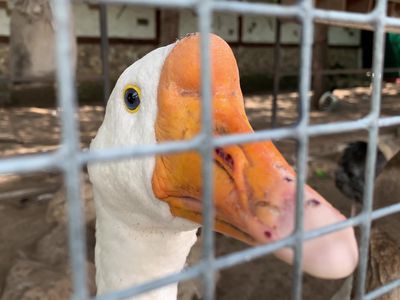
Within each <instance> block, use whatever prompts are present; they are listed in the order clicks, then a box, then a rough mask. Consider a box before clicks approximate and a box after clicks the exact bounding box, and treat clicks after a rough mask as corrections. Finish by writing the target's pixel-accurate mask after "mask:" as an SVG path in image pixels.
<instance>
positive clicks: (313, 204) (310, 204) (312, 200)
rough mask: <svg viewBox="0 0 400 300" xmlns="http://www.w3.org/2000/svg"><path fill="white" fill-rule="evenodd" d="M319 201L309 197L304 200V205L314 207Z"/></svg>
mask: <svg viewBox="0 0 400 300" xmlns="http://www.w3.org/2000/svg"><path fill="white" fill-rule="evenodd" d="M320 204H321V203H320V202H319V201H318V200H317V199H314V198H313V199H309V200H307V202H306V205H307V206H311V207H316V206H318V205H320Z"/></svg>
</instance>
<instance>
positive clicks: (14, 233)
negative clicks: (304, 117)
mask: <svg viewBox="0 0 400 300" xmlns="http://www.w3.org/2000/svg"><path fill="white" fill-rule="evenodd" d="M399 91H400V88H399V87H397V86H395V85H391V84H387V85H386V86H385V88H384V90H383V92H384V95H385V96H384V97H383V101H382V115H395V114H399V113H400V101H399V100H400V97H399V96H398V95H399ZM336 95H337V96H338V97H339V98H340V101H339V102H338V103H337V105H336V106H335V107H334V108H333V110H332V111H330V112H312V113H311V123H313V124H316V123H328V122H334V121H338V120H350V119H358V118H360V117H362V116H365V115H366V114H367V112H368V110H369V101H370V96H369V89H368V88H355V89H349V90H339V91H336ZM279 99H280V100H279V106H280V110H279V115H278V120H279V124H280V125H288V124H292V123H294V122H295V121H296V119H297V113H296V105H297V101H298V100H297V94H296V93H291V94H282V95H280V98H279ZM270 100H271V97H270V96H266V95H255V96H250V97H246V99H245V102H246V109H247V112H248V115H249V118H250V120H251V123H252V125H253V126H254V128H255V129H256V130H257V129H263V128H268V127H269V120H270V114H271V104H270V102H271V101H270ZM0 114H1V118H0V155H1V156H2V157H8V156H14V155H24V154H29V153H37V152H46V151H52V150H54V149H56V148H57V145H58V143H59V141H60V127H59V122H58V113H57V111H56V110H55V109H45V108H34V107H18V108H7V109H2V110H1V111H0ZM102 117H103V108H102V107H101V106H81V107H80V110H79V120H80V128H81V147H82V148H86V147H87V146H88V144H89V142H90V140H91V138H92V137H93V136H94V134H95V133H96V130H97V128H98V126H99V124H100V122H101V120H102ZM365 138H366V133H365V132H353V133H350V134H336V135H330V136H321V137H316V138H312V139H311V141H310V156H309V173H308V178H309V180H308V181H309V183H310V185H312V186H313V187H314V188H315V189H316V190H318V191H319V192H320V193H321V194H322V195H323V196H325V197H326V198H327V199H328V200H330V201H331V202H332V203H333V204H334V205H335V206H336V207H338V208H339V209H340V210H341V211H342V212H344V213H345V214H347V215H348V212H349V211H350V209H349V207H350V202H349V201H348V200H347V199H345V198H344V196H342V195H341V194H340V193H339V192H338V191H337V189H336V188H335V187H334V184H333V172H334V169H335V167H336V161H337V159H338V156H339V154H340V152H341V150H342V149H343V147H344V145H345V144H346V143H347V142H349V141H354V140H358V139H365ZM277 145H278V147H279V148H280V149H281V150H282V151H283V153H284V155H285V157H286V158H287V159H288V160H289V162H290V163H292V164H293V163H294V162H295V143H294V142H293V141H291V140H282V141H278V142H277ZM380 145H381V147H382V149H383V151H384V153H385V155H386V156H387V158H389V157H390V156H392V155H393V154H394V152H395V151H397V150H398V149H399V148H400V140H399V138H398V136H397V129H396V128H386V129H383V130H381V136H380ZM61 183H62V176H61V175H60V174H58V173H57V172H53V173H48V172H41V173H34V174H24V175H9V176H1V177H0V240H1V241H2V242H1V243H0V295H2V298H1V299H7V300H9V299H29V298H28V296H29V297H32V296H35V295H36V296H37V297H38V298H39V299H67V298H68V295H69V293H70V290H71V286H70V283H69V280H68V278H69V267H68V264H67V254H66V253H67V250H68V249H67V243H66V240H65V224H66V219H67V217H66V215H65V212H64V208H65V204H64V194H63V191H62V190H60V187H61V185H62V184H61ZM84 186H85V191H83V193H84V196H85V199H87V201H86V206H85V208H86V216H87V228H88V248H89V251H88V256H87V257H88V267H89V274H88V276H89V278H93V272H94V266H93V263H92V262H93V253H92V248H93V243H94V240H93V230H94V229H93V219H94V215H93V213H94V212H93V207H92V203H91V201H90V199H91V192H90V186H89V184H88V183H86V184H85V185H84ZM245 247H246V246H244V245H243V244H242V243H240V242H237V241H234V240H232V239H228V238H225V237H223V236H221V235H218V236H217V245H216V252H217V255H223V254H227V253H231V252H233V251H237V250H240V249H243V248H245ZM46 283H47V284H46ZM50 283H51V284H50ZM341 283H342V281H341V280H339V281H326V280H317V279H314V278H311V277H309V276H305V277H304V291H303V296H304V297H303V299H313V300H314V299H317V300H318V299H321V300H323V299H329V298H330V297H331V296H332V295H333V294H334V292H335V291H336V290H337V289H338V287H339V286H340V285H341ZM291 284H292V270H291V268H290V267H289V266H287V265H286V264H284V263H282V262H280V261H278V260H277V259H275V258H274V257H272V256H268V257H263V258H260V259H257V260H254V261H251V262H247V263H244V264H241V265H238V266H235V267H233V268H230V269H228V270H223V271H222V272H220V276H219V281H218V284H217V299H223V300H228V299H244V300H247V299H248V300H250V299H254V300H255V299H290V294H291ZM18 289H19V290H18ZM32 290H33V291H32ZM21 291H22V292H21ZM91 291H92V293H93V292H94V287H93V286H92V287H91ZM23 297H25V298H23Z"/></svg>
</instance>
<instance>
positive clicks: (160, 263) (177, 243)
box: [96, 205, 196, 300]
mask: <svg viewBox="0 0 400 300" xmlns="http://www.w3.org/2000/svg"><path fill="white" fill-rule="evenodd" d="M96 210H97V224H96V226H97V228H96V282H97V289H98V290H97V293H98V294H102V293H104V292H110V291H113V290H116V289H121V288H127V287H130V286H132V285H135V284H140V283H143V282H146V281H149V280H152V279H156V278H159V277H161V276H165V275H168V274H171V273H174V272H178V271H180V270H182V268H183V267H184V265H185V261H186V257H187V256H188V254H189V251H190V248H191V247H192V246H193V244H194V242H195V241H196V230H190V231H179V230H170V229H160V228H155V229H153V230H152V229H149V228H141V227H135V226H131V224H129V226H128V224H125V222H124V221H122V220H121V219H118V218H116V216H113V215H112V214H110V213H109V211H108V210H106V209H104V208H102V206H101V205H97V207H96ZM176 297H177V284H175V285H170V286H167V287H165V288H162V289H158V290H155V291H152V292H151V293H147V294H144V295H143V296H141V297H135V299H142V300H144V299H145V300H150V299H151V300H161V299H162V300H170V299H171V300H172V299H174V300H175V299H176Z"/></svg>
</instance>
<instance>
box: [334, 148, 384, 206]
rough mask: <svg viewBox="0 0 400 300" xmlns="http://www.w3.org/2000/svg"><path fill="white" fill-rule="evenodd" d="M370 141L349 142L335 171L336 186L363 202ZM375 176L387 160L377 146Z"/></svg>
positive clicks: (347, 194)
mask: <svg viewBox="0 0 400 300" xmlns="http://www.w3.org/2000/svg"><path fill="white" fill-rule="evenodd" d="M367 148H368V143H366V142H363V141H357V142H352V143H349V144H348V146H347V147H346V148H345V149H344V151H343V154H342V156H341V158H340V160H339V163H338V165H339V166H338V169H337V170H336V172H335V184H336V187H337V188H338V189H339V190H340V191H341V192H342V193H343V194H344V195H346V196H347V197H349V198H351V199H353V200H356V201H358V202H361V201H362V199H363V193H364V176H365V167H366V158H367ZM376 151H377V157H376V165H375V176H377V175H378V174H379V173H380V171H382V169H383V167H384V166H385V165H386V163H387V160H386V158H385V155H384V154H383V153H382V151H381V150H380V149H379V148H377V150H376Z"/></svg>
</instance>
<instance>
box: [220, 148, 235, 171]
mask: <svg viewBox="0 0 400 300" xmlns="http://www.w3.org/2000/svg"><path fill="white" fill-rule="evenodd" d="M215 154H216V155H217V156H218V157H220V158H221V159H222V160H223V161H224V162H225V163H226V164H227V165H228V166H229V167H230V168H233V165H234V160H233V157H232V155H230V154H229V153H226V152H225V151H224V150H223V149H222V148H219V147H218V148H215Z"/></svg>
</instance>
